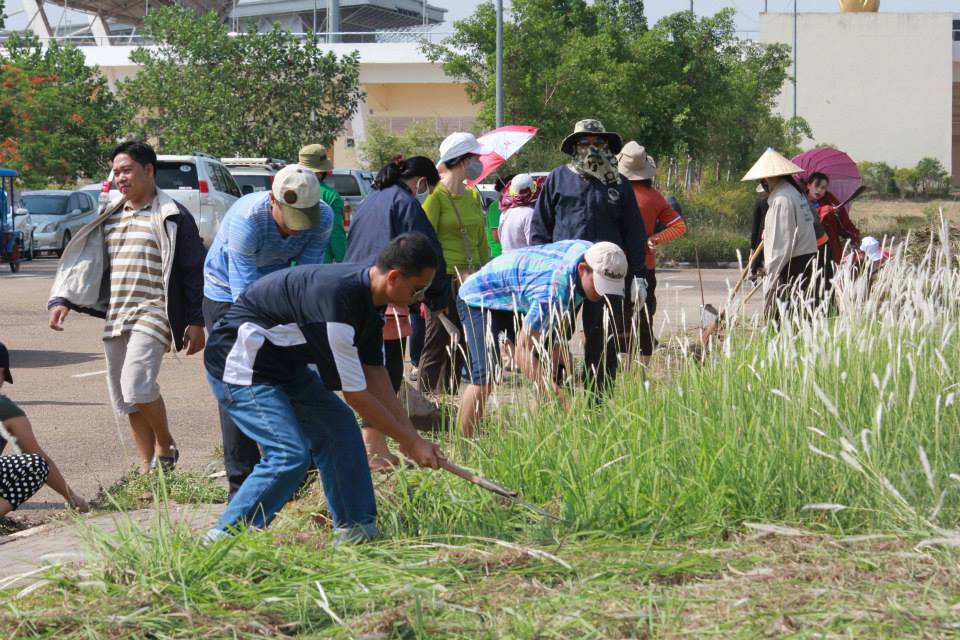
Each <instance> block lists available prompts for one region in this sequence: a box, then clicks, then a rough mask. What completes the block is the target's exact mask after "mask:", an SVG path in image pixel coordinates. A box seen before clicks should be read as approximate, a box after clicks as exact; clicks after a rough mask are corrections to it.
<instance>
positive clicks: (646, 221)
mask: <svg viewBox="0 0 960 640" xmlns="http://www.w3.org/2000/svg"><path fill="white" fill-rule="evenodd" d="M630 184H631V186H632V187H633V195H634V196H636V198H637V206H638V207H640V217H642V218H643V226H644V228H645V229H646V230H647V238H649V239H651V240H653V242H654V244H666V243H667V242H671V241H673V240H676V239H677V238H679V237H680V236H682V235H683V234H684V233H686V232H687V224H686V223H685V222H684V221H683V218H681V217H680V214H679V213H677V212H676V211H674V210H673V207H671V206H670V203H668V202H667V201H666V199H665V198H664V197H663V196H662V195H661V194H660V192H659V191H657V190H656V189H655V188H654V187H653V186H652V185H650V184H647V183H645V182H631V183H630ZM657 222H659V223H660V224H662V225H663V226H665V227H666V229H664V230H663V231H661V232H660V233H654V232H653V230H654V228H656V225H657ZM656 265H657V256H656V254H655V253H654V252H653V251H651V250H650V247H649V246H648V247H647V260H646V267H647V269H653V268H654V267H656Z"/></svg>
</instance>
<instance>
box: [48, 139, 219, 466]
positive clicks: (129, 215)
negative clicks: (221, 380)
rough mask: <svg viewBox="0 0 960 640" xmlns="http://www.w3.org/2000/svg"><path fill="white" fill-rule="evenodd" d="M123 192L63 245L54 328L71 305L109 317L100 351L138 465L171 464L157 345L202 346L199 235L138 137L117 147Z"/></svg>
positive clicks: (173, 451) (190, 350) (53, 301)
mask: <svg viewBox="0 0 960 640" xmlns="http://www.w3.org/2000/svg"><path fill="white" fill-rule="evenodd" d="M111 159H112V162H113V174H114V181H115V182H116V185H117V189H119V190H120V193H121V194H122V195H123V197H122V198H121V199H120V200H119V201H117V202H115V203H113V204H111V205H109V206H108V207H106V208H105V209H103V210H101V212H100V214H99V215H98V216H97V217H96V219H94V220H93V222H91V223H90V224H88V225H87V226H86V227H84V228H83V229H81V230H80V231H79V232H77V235H76V237H74V238H73V240H72V241H71V242H70V244H69V245H67V248H66V250H64V252H63V256H62V257H61V258H60V265H59V267H58V269H57V276H56V279H55V280H54V283H53V289H52V290H51V291H50V301H49V302H48V303H47V308H48V309H49V310H50V328H51V329H53V330H54V331H63V323H64V320H66V318H67V315H68V314H69V312H70V310H71V309H73V310H76V311H80V312H82V313H89V314H91V315H95V316H98V317H101V318H106V324H105V325H104V328H103V350H104V353H105V354H106V360H107V387H108V388H109V390H110V400H111V402H112V404H113V408H114V410H115V411H116V412H118V413H122V414H124V415H126V416H127V417H128V419H129V420H130V428H131V429H132V430H133V439H134V441H135V442H136V446H137V451H138V453H139V454H140V459H141V462H142V468H143V471H148V470H150V469H152V468H155V467H156V466H157V465H158V464H159V465H163V466H164V467H165V468H167V469H173V467H174V466H175V465H176V463H177V460H178V458H179V457H180V452H179V451H178V450H177V447H176V445H175V444H174V441H173V437H172V436H171V435H170V428H169V425H168V424H167V411H166V407H165V406H164V404H163V397H162V396H161V395H160V385H159V384H158V383H157V376H158V375H159V373H160V363H161V361H162V359H163V354H164V353H166V352H167V351H170V350H171V349H173V350H176V351H180V350H181V349H184V348H186V350H187V355H191V354H194V353H197V352H198V351H202V350H203V345H204V341H205V339H206V338H205V336H204V333H203V311H202V306H203V244H202V243H201V241H200V233H199V231H197V223H196V222H195V221H194V219H193V216H192V215H190V212H189V211H187V209H186V208H185V207H184V206H183V205H181V204H179V203H178V202H176V201H175V200H173V199H172V198H171V197H170V196H168V195H167V194H165V193H164V192H163V191H160V190H158V189H157V187H156V184H155V182H154V179H155V177H156V172H157V154H156V153H155V152H154V150H153V148H152V147H150V145H148V144H146V143H144V142H137V141H130V142H124V143H122V144H121V145H119V146H118V147H117V148H116V149H114V150H113V153H112V154H111Z"/></svg>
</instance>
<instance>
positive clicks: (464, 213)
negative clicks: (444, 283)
mask: <svg viewBox="0 0 960 640" xmlns="http://www.w3.org/2000/svg"><path fill="white" fill-rule="evenodd" d="M451 199H452V201H453V202H455V203H456V205H457V210H459V212H460V216H461V218H462V220H463V227H464V233H461V232H460V224H459V222H458V220H457V212H456V211H454V208H453V203H452V202H451ZM423 210H424V211H425V212H426V214H427V219H428V220H429V221H430V224H432V225H433V228H434V229H436V230H437V238H438V239H439V240H440V246H441V247H442V248H443V259H444V260H446V262H447V273H448V274H451V275H452V274H454V273H456V269H459V270H460V271H463V270H465V269H468V268H470V267H472V268H473V269H479V268H480V267H482V266H483V265H484V264H486V263H487V261H488V260H489V259H490V246H489V245H488V244H487V223H486V220H485V219H484V215H483V197H482V196H481V195H480V192H479V191H477V190H476V189H473V188H467V190H466V191H465V192H464V193H461V194H460V195H459V196H451V195H450V192H449V191H447V188H446V187H445V186H443V182H440V183H438V184H437V186H436V187H435V188H434V190H433V193H431V194H430V197H428V198H427V201H426V202H424V203H423ZM467 251H469V255H468V254H467ZM470 258H472V262H473V264H472V265H471V264H470V262H471V261H470Z"/></svg>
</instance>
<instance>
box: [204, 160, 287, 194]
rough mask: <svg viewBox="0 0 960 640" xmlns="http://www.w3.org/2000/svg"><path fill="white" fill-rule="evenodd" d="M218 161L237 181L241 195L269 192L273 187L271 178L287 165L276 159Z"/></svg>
mask: <svg viewBox="0 0 960 640" xmlns="http://www.w3.org/2000/svg"><path fill="white" fill-rule="evenodd" d="M220 161H221V162H223V164H224V165H225V166H226V167H227V171H229V172H230V175H232V176H233V179H234V180H236V181H237V184H238V185H239V186H240V193H242V194H243V195H247V194H248V193H255V192H257V191H269V190H270V188H271V187H272V186H273V176H275V175H277V171H280V169H282V168H283V167H284V166H286V164H287V163H286V161H284V160H278V159H276V158H221V159H220Z"/></svg>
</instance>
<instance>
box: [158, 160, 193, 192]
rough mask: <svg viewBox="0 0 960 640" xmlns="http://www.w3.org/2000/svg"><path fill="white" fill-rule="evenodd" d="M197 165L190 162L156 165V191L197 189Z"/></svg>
mask: <svg viewBox="0 0 960 640" xmlns="http://www.w3.org/2000/svg"><path fill="white" fill-rule="evenodd" d="M198 187H199V183H198V182H197V165H195V164H192V163H190V162H165V161H161V162H158V163H157V188H158V189H197V188H198Z"/></svg>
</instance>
